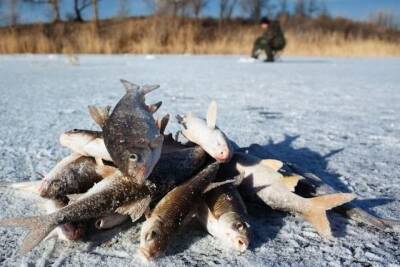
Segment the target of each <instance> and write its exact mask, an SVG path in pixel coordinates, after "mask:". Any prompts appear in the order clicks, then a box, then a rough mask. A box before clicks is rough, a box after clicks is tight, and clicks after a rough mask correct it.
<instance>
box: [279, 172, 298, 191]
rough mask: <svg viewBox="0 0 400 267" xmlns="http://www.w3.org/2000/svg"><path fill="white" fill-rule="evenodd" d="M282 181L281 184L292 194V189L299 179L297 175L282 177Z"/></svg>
mask: <svg viewBox="0 0 400 267" xmlns="http://www.w3.org/2000/svg"><path fill="white" fill-rule="evenodd" d="M282 179H283V180H282V181H283V183H284V184H285V185H286V187H287V188H288V189H289V190H290V192H294V189H295V187H296V186H297V184H298V183H299V181H300V179H301V177H300V176H297V175H291V176H283V178H282Z"/></svg>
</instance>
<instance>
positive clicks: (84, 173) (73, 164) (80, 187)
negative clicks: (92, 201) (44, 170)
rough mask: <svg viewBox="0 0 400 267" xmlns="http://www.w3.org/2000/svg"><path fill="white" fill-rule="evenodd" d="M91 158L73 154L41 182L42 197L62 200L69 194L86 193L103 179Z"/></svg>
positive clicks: (40, 191) (40, 192)
mask: <svg viewBox="0 0 400 267" xmlns="http://www.w3.org/2000/svg"><path fill="white" fill-rule="evenodd" d="M96 167H97V164H96V161H95V160H94V159H93V158H91V157H85V156H80V155H76V154H72V155H71V156H68V157H66V158H64V159H63V160H61V161H60V162H59V163H58V164H57V165H56V166H55V167H54V168H53V169H52V170H51V171H50V172H49V173H48V174H47V175H46V176H44V178H43V179H42V181H41V184H40V187H39V194H40V196H41V197H45V198H51V199H62V198H65V196H66V195H67V194H78V193H85V192H86V191H87V190H89V189H90V188H91V187H92V186H93V185H94V184H95V183H98V182H99V181H101V180H102V179H103V177H102V176H101V175H99V174H98V173H97V171H96Z"/></svg>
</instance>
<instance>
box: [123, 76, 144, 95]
mask: <svg viewBox="0 0 400 267" xmlns="http://www.w3.org/2000/svg"><path fill="white" fill-rule="evenodd" d="M120 81H121V83H122V84H123V85H124V87H125V90H126V92H127V93H130V92H133V91H134V90H139V88H140V86H139V85H137V84H134V83H131V82H128V81H127V80H124V79H121V80H120Z"/></svg>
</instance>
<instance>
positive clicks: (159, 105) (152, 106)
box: [147, 101, 162, 113]
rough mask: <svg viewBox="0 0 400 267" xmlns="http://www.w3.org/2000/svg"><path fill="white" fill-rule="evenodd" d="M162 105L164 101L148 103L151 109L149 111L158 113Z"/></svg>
mask: <svg viewBox="0 0 400 267" xmlns="http://www.w3.org/2000/svg"><path fill="white" fill-rule="evenodd" d="M161 105H162V101H160V102H157V103H154V104H151V105H148V106H147V107H148V109H149V112H151V113H156V112H157V110H158V109H159V108H160V107H161Z"/></svg>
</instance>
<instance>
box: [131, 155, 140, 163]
mask: <svg viewBox="0 0 400 267" xmlns="http://www.w3.org/2000/svg"><path fill="white" fill-rule="evenodd" d="M129 160H130V161H133V162H137V161H138V160H139V156H138V155H137V154H135V153H133V154H131V155H130V156H129Z"/></svg>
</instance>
